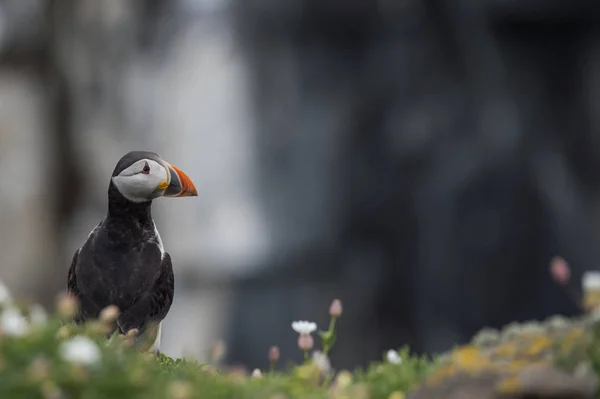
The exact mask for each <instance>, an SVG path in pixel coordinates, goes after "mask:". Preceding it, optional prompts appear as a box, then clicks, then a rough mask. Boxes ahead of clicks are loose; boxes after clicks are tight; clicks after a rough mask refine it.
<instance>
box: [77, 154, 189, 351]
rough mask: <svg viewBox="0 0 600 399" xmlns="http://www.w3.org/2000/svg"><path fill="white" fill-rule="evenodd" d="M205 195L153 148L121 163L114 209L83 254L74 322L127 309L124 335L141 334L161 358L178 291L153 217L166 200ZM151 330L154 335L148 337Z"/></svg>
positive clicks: (121, 321) (111, 195)
mask: <svg viewBox="0 0 600 399" xmlns="http://www.w3.org/2000/svg"><path fill="white" fill-rule="evenodd" d="M195 196H198V192H197V191H196V187H195V186H194V183H193V182H192V181H191V179H190V178H189V177H188V176H187V175H186V174H185V173H184V172H183V171H181V170H180V169H178V168H176V167H175V166H173V165H171V164H170V163H168V162H166V161H165V160H163V159H162V158H161V157H160V156H159V155H158V154H156V153H154V152H148V151H132V152H129V153H127V154H125V155H124V156H123V157H122V158H121V159H120V160H119V162H118V163H117V165H116V167H115V169H114V171H113V174H112V176H111V179H110V183H109V187H108V212H107V214H106V217H105V218H104V219H103V220H102V221H101V222H100V223H99V224H98V225H97V226H96V227H95V228H94V229H93V230H92V231H91V233H90V234H89V236H88V237H87V240H86V241H85V242H84V244H83V245H82V246H81V247H80V248H79V249H77V250H76V251H75V254H74V255H73V259H72V261H71V266H70V267H69V271H68V276H67V294H68V295H70V296H72V297H74V298H75V299H76V300H77V302H78V305H79V306H78V310H77V313H76V314H75V316H74V317H73V319H74V322H75V323H77V324H81V323H83V322H85V321H87V320H93V319H97V318H98V317H99V315H100V312H101V311H102V310H103V309H104V308H106V307H107V306H110V305H115V306H116V307H118V309H119V315H118V317H117V319H116V321H115V325H114V327H115V329H114V330H113V331H112V332H113V333H114V332H116V331H117V329H118V333H119V334H127V333H128V332H129V331H130V330H134V329H135V330H137V334H138V337H142V336H144V335H146V337H147V342H152V344H151V346H150V351H152V352H154V353H155V354H160V338H161V330H162V321H163V319H164V318H165V317H166V316H167V313H168V312H169V309H170V308H171V304H172V302H173V295H174V289H175V282H174V275H173V264H172V261H171V256H170V255H169V253H168V252H166V251H165V249H164V247H163V242H162V240H161V237H160V234H159V233H158V230H157V228H156V224H155V223H154V220H153V219H152V212H151V208H152V201H153V200H155V199H157V198H159V197H170V198H182V197H195ZM145 333H147V334H145Z"/></svg>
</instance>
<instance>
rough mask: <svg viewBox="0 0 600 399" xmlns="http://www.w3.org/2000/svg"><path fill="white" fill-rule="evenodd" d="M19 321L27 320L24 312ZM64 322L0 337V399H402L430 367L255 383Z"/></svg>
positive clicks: (313, 372) (278, 377) (413, 361)
mask: <svg viewBox="0 0 600 399" xmlns="http://www.w3.org/2000/svg"><path fill="white" fill-rule="evenodd" d="M63 308H64V309H68V308H69V306H67V305H65V306H63ZM59 309H60V307H59ZM0 313H1V312H0ZM63 313H65V312H63ZM22 314H24V315H25V316H27V312H23V313H22ZM65 320H68V317H66V315H65V314H63V316H62V318H61V317H58V316H55V317H51V318H50V319H49V320H47V321H45V322H43V323H38V324H37V325H29V327H28V328H27V330H26V331H24V332H23V331H21V332H18V331H17V332H16V333H15V332H14V331H13V333H12V335H11V334H7V333H6V331H9V330H6V331H5V333H3V334H0V398H3V399H17V398H18V399H21V398H23V399H25V398H27V399H36V398H40V399H59V398H65V399H66V398H69V399H76V398H85V399H120V398H127V399H135V398H140V399H141V398H144V399H159V398H160V399H164V398H173V399H188V398H190V399H191V398H202V399H213V398H214V399H217V398H218V399H227V398H231V399H255V398H256V399H259V398H274V399H275V398H281V399H283V398H289V399H294V398H302V399H326V398H327V399H330V398H336V397H339V398H365V395H366V394H368V395H369V396H367V397H371V398H375V399H379V398H382V399H383V398H386V399H387V398H388V397H389V395H390V394H391V393H392V392H406V391H407V390H408V389H409V388H411V387H412V386H413V385H414V384H415V383H417V382H418V381H420V380H421V379H422V378H423V377H424V376H425V375H426V374H427V373H428V372H429V371H430V370H431V368H432V367H433V363H432V362H430V361H429V360H427V359H426V358H417V357H412V356H410V354H409V352H408V349H403V350H402V351H401V352H400V357H401V359H402V361H401V363H400V364H391V363H388V362H386V361H383V362H376V363H373V364H372V365H370V366H369V367H368V369H367V370H366V371H362V370H358V371H356V372H355V373H354V374H350V373H348V372H342V373H337V376H336V373H335V371H334V370H332V371H324V370H323V369H321V368H320V367H319V366H318V365H317V364H315V363H313V362H312V361H307V362H306V363H304V364H301V365H298V366H293V367H291V368H290V369H289V370H287V371H286V372H285V373H280V372H274V371H267V370H265V371H263V373H264V375H262V376H261V377H259V378H254V377H251V376H250V375H249V374H250V373H248V372H244V373H239V372H237V373H236V372H232V371H231V370H227V369H225V370H217V369H216V368H214V367H212V366H209V365H206V364H200V363H198V362H196V361H192V360H186V359H173V358H170V357H168V356H165V355H163V354H161V355H159V356H155V355H152V354H149V353H147V352H140V350H139V347H138V346H136V345H134V344H133V340H132V338H133V337H126V336H122V335H121V336H119V335H112V336H111V337H110V338H109V339H107V338H106V337H107V334H109V333H110V331H107V326H108V325H110V320H109V321H108V322H107V321H106V320H105V321H104V322H102V321H96V322H92V323H88V324H87V325H85V326H76V325H74V324H70V323H67V322H66V321H65ZM333 324H334V323H332V325H331V326H330V327H331V328H330V330H329V331H328V333H329V334H328V335H326V336H325V337H324V338H325V342H324V346H327V349H328V350H329V349H331V346H332V345H333V339H332V337H333V336H334V334H335V332H334V328H333ZM1 326H2V320H0V327H1ZM81 337H83V338H81ZM73 338H75V341H77V340H78V342H79V344H81V343H82V341H84V342H83V343H87V344H86V345H87V346H86V345H83V348H82V347H81V345H80V348H79V349H80V352H79V356H80V357H79V358H77V356H76V357H75V358H73V357H69V356H67V355H65V345H67V344H68V343H71V344H72V343H73V342H74V341H73V340H72V339H73ZM88 338H89V340H88ZM86 348H87V351H88V352H87V355H86ZM82 352H83V353H82ZM90 352H91V353H90ZM94 354H95V355H94ZM71 356H73V355H71ZM86 356H87V358H86ZM94 356H95V357H94ZM265 356H267V354H266V353H265ZM86 359H87V360H86ZM358 388H364V389H358Z"/></svg>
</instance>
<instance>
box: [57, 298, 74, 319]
mask: <svg viewBox="0 0 600 399" xmlns="http://www.w3.org/2000/svg"><path fill="white" fill-rule="evenodd" d="M56 310H57V311H58V314H59V315H60V316H61V317H63V318H65V319H70V318H73V316H75V314H76V313H77V311H78V310H79V301H78V300H77V298H75V297H74V296H72V295H69V294H61V295H59V297H58V299H57V301H56Z"/></svg>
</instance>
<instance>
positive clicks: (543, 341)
mask: <svg viewBox="0 0 600 399" xmlns="http://www.w3.org/2000/svg"><path fill="white" fill-rule="evenodd" d="M551 347H552V340H551V339H550V338H548V337H546V336H544V335H539V336H537V337H536V338H534V339H533V340H532V342H531V344H530V345H529V346H528V347H527V348H526V349H525V354H526V355H528V356H538V355H539V354H541V353H542V352H543V351H545V350H547V349H549V348H551Z"/></svg>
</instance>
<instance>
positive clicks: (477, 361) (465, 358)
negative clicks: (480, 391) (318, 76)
mask: <svg viewBox="0 0 600 399" xmlns="http://www.w3.org/2000/svg"><path fill="white" fill-rule="evenodd" d="M452 361H453V362H454V363H455V364H456V366H457V367H458V368H459V369H461V370H464V371H467V372H469V373H473V372H479V371H482V370H483V369H485V368H487V367H489V366H490V364H491V362H490V360H489V359H488V358H486V357H485V356H484V355H483V353H482V352H481V351H480V350H479V349H478V348H477V347H475V346H473V345H465V346H463V347H462V348H459V349H457V350H456V351H455V352H454V353H453V354H452Z"/></svg>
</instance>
